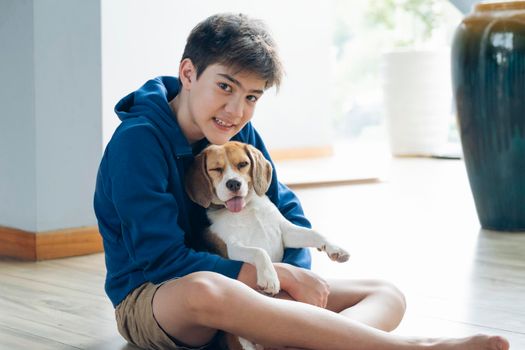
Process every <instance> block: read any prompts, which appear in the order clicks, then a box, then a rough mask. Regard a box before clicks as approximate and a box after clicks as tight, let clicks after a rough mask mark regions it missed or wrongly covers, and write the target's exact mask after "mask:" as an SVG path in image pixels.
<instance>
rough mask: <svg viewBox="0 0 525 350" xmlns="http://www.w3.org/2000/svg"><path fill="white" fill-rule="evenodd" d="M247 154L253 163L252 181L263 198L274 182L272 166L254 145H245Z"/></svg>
mask: <svg viewBox="0 0 525 350" xmlns="http://www.w3.org/2000/svg"><path fill="white" fill-rule="evenodd" d="M245 150H246V154H248V157H250V161H251V162H252V169H251V175H252V181H253V188H254V189H255V192H256V193H257V194H258V195H259V196H262V195H264V194H265V193H266V191H268V188H269V187H270V183H271V182H272V164H271V163H270V162H269V161H268V160H267V159H266V158H264V156H263V154H262V153H261V151H259V150H258V149H257V148H255V147H253V146H252V145H248V144H246V145H245Z"/></svg>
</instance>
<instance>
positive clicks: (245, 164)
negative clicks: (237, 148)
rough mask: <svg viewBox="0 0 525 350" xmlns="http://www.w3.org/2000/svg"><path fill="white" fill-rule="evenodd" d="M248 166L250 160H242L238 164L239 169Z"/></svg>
mask: <svg viewBox="0 0 525 350" xmlns="http://www.w3.org/2000/svg"><path fill="white" fill-rule="evenodd" d="M247 166H248V162H240V163H239V164H237V169H242V168H245V167H247Z"/></svg>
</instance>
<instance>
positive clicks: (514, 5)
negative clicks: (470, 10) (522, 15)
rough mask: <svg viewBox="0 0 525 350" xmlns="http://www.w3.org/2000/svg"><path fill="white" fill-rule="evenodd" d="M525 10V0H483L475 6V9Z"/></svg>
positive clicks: (483, 10)
mask: <svg viewBox="0 0 525 350" xmlns="http://www.w3.org/2000/svg"><path fill="white" fill-rule="evenodd" d="M505 10H525V0H503V1H500V0H492V1H482V2H480V3H478V4H476V5H475V6H474V11H479V12H485V11H505Z"/></svg>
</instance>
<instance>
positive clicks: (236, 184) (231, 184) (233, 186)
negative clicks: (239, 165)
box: [226, 179, 241, 192]
mask: <svg viewBox="0 0 525 350" xmlns="http://www.w3.org/2000/svg"><path fill="white" fill-rule="evenodd" d="M226 187H228V189H229V190H230V191H232V192H237V191H238V190H239V189H240V188H241V182H240V181H237V180H233V179H232V180H228V181H226Z"/></svg>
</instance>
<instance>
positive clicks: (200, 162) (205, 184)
mask: <svg viewBox="0 0 525 350" xmlns="http://www.w3.org/2000/svg"><path fill="white" fill-rule="evenodd" d="M184 184H185V187H186V192H187V193H188V196H189V197H190V199H191V200H192V201H194V202H195V203H197V204H199V205H200V206H201V207H204V208H208V207H209V206H210V204H211V200H212V196H213V189H212V183H211V179H210V177H209V176H208V171H207V170H206V152H201V153H200V154H198V155H197V156H196V157H195V160H194V161H193V163H192V164H191V165H190V168H189V169H188V173H187V174H186V178H185V181H184Z"/></svg>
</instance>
